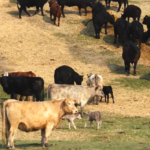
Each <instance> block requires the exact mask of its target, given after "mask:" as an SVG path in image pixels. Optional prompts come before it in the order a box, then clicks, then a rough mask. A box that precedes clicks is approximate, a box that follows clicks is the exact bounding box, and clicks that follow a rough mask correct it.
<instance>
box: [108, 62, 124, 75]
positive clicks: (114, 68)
mask: <svg viewBox="0 0 150 150" xmlns="http://www.w3.org/2000/svg"><path fill="white" fill-rule="evenodd" d="M107 67H108V68H109V69H110V71H111V72H112V73H115V74H125V71H124V66H119V65H116V64H111V65H107Z"/></svg>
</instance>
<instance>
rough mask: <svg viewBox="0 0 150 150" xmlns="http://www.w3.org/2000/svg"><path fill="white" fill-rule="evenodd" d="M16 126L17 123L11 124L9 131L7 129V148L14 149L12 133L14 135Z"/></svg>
mask: <svg viewBox="0 0 150 150" xmlns="http://www.w3.org/2000/svg"><path fill="white" fill-rule="evenodd" d="M17 128H18V124H16V125H11V128H10V131H9V137H8V146H9V147H8V148H9V149H15V146H14V135H15V131H16V130H17Z"/></svg>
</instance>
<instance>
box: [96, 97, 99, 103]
mask: <svg viewBox="0 0 150 150" xmlns="http://www.w3.org/2000/svg"><path fill="white" fill-rule="evenodd" d="M98 99H99V96H98V95H96V105H98Z"/></svg>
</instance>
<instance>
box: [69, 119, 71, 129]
mask: <svg viewBox="0 0 150 150" xmlns="http://www.w3.org/2000/svg"><path fill="white" fill-rule="evenodd" d="M68 126H69V129H71V126H70V121H69V120H68Z"/></svg>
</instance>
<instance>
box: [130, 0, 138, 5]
mask: <svg viewBox="0 0 150 150" xmlns="http://www.w3.org/2000/svg"><path fill="white" fill-rule="evenodd" d="M139 3H140V2H139V1H131V0H129V4H139Z"/></svg>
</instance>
